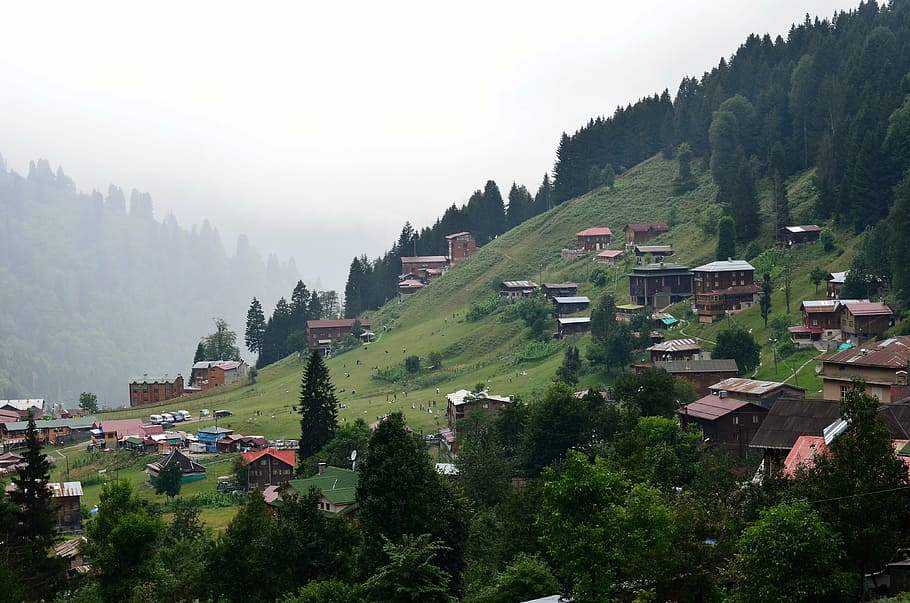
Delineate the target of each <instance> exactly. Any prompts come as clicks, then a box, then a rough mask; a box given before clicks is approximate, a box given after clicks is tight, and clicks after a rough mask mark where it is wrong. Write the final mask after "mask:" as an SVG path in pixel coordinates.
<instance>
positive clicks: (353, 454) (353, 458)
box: [351, 450, 357, 462]
mask: <svg viewBox="0 0 910 603" xmlns="http://www.w3.org/2000/svg"><path fill="white" fill-rule="evenodd" d="M356 460H357V451H356V450H352V451H351V462H353V461H356Z"/></svg>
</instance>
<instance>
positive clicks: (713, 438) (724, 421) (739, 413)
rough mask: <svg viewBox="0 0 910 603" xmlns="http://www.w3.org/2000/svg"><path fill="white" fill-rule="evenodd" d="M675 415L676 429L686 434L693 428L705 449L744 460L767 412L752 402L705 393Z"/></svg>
mask: <svg viewBox="0 0 910 603" xmlns="http://www.w3.org/2000/svg"><path fill="white" fill-rule="evenodd" d="M678 412H679V420H680V426H681V427H682V428H683V429H684V430H686V431H688V430H689V429H690V428H691V427H692V426H697V427H698V428H699V429H700V430H701V433H702V442H704V444H705V445H706V446H707V447H711V448H714V447H718V448H722V449H725V450H729V451H730V452H733V453H735V454H736V455H737V456H739V458H740V459H745V458H746V455H747V454H748V452H749V443H750V442H751V441H752V438H753V437H754V436H755V433H756V432H757V431H758V428H759V427H760V426H761V423H762V421H763V420H764V418H765V415H767V414H768V409H766V408H764V407H763V406H760V405H758V404H755V403H754V402H748V401H746V400H737V399H735V398H730V397H727V396H723V397H721V396H716V395H714V394H708V395H707V396H704V397H702V398H700V399H698V400H696V401H695V402H692V403H691V404H687V405H685V406H683V407H682V408H681V409H679V411H678Z"/></svg>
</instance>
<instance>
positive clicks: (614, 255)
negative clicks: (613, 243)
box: [594, 249, 624, 266]
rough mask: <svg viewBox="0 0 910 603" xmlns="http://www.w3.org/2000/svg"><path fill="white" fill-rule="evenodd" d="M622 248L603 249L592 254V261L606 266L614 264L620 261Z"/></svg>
mask: <svg viewBox="0 0 910 603" xmlns="http://www.w3.org/2000/svg"><path fill="white" fill-rule="evenodd" d="M623 253H624V252H623V250H622V249H605V250H604V251H601V252H600V253H598V254H597V255H595V256H594V261H595V262H597V263H598V264H604V265H606V266H615V265H616V264H618V263H619V262H621V261H622V256H623Z"/></svg>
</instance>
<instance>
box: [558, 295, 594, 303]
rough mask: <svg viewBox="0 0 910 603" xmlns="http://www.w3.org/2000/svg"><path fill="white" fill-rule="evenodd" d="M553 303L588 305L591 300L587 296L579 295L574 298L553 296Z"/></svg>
mask: <svg viewBox="0 0 910 603" xmlns="http://www.w3.org/2000/svg"><path fill="white" fill-rule="evenodd" d="M553 301H554V302H556V303H557V304H590V303H591V300H590V299H589V298H588V296H587V295H579V296H576V297H560V296H558V295H555V296H553Z"/></svg>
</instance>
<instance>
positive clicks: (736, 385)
mask: <svg viewBox="0 0 910 603" xmlns="http://www.w3.org/2000/svg"><path fill="white" fill-rule="evenodd" d="M781 387H786V388H793V389H797V390H799V391H805V390H804V389H803V388H801V387H797V386H795V385H790V384H789V383H780V382H779V381H759V380H758V379H743V378H742V377H730V378H729V379H724V380H723V381H720V382H718V383H715V384H714V385H712V386H710V387H709V389H710V390H711V391H727V392H737V393H740V394H755V395H759V396H763V395H765V394H767V393H770V392H773V391H774V390H776V389H778V388H781Z"/></svg>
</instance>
